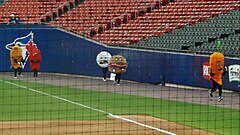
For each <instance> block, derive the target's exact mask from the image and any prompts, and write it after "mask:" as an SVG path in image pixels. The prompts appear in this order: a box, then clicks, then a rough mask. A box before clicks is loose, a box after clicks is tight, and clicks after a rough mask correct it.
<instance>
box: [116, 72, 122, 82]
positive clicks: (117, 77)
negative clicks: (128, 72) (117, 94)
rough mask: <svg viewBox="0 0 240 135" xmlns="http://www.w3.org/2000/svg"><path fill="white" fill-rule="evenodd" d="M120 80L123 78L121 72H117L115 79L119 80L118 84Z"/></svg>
mask: <svg viewBox="0 0 240 135" xmlns="http://www.w3.org/2000/svg"><path fill="white" fill-rule="evenodd" d="M120 80H121V74H116V76H115V81H116V82H117V84H119V83H120Z"/></svg>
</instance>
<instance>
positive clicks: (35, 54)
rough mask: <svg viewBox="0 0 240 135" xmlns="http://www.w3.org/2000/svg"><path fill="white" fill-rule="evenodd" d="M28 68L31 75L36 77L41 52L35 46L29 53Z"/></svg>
mask: <svg viewBox="0 0 240 135" xmlns="http://www.w3.org/2000/svg"><path fill="white" fill-rule="evenodd" d="M29 60H30V68H31V70H32V71H33V77H38V71H39V70H40V62H41V60H42V57H41V52H40V50H39V49H37V48H35V49H33V50H32V51H31V52H30V55H29Z"/></svg>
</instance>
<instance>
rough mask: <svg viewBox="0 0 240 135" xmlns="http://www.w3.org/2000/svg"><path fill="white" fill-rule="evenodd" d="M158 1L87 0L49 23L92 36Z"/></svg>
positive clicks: (137, 13) (119, 23) (134, 15)
mask: <svg viewBox="0 0 240 135" xmlns="http://www.w3.org/2000/svg"><path fill="white" fill-rule="evenodd" d="M158 1H159V0H148V1H146V0H121V1H119V0H101V1H96V0H87V1H84V2H83V3H82V4H81V5H80V6H78V7H76V8H74V9H73V10H71V11H69V12H68V13H66V14H64V15H62V16H61V17H59V18H56V19H55V20H54V21H52V22H51V25H53V26H56V25H57V26H60V27H64V28H66V29H69V30H72V31H76V32H77V33H79V34H85V35H88V36H94V35H95V34H97V33H102V32H104V31H105V30H109V29H112V28H113V27H114V26H120V25H121V24H122V23H126V22H127V21H128V20H130V19H131V18H135V17H137V16H138V15H139V14H141V13H143V12H146V11H147V10H151V9H152V8H153V7H154V6H156V4H157V2H158Z"/></svg>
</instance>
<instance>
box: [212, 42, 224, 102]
mask: <svg viewBox="0 0 240 135" xmlns="http://www.w3.org/2000/svg"><path fill="white" fill-rule="evenodd" d="M222 45H223V42H222V41H217V46H218V50H220V48H221V47H222ZM209 65H210V80H211V82H212V84H213V87H212V89H211V90H210V91H209V95H210V97H213V94H212V93H213V92H215V91H216V90H217V89H218V90H219V97H218V101H219V102H220V101H222V100H223V97H222V76H223V75H225V73H226V69H225V67H224V55H223V54H222V53H220V51H218V52H214V53H213V54H212V55H211V56H210V61H209Z"/></svg>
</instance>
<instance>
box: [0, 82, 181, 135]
mask: <svg viewBox="0 0 240 135" xmlns="http://www.w3.org/2000/svg"><path fill="white" fill-rule="evenodd" d="M0 81H3V82H5V83H7V84H10V85H14V86H17V87H20V88H23V89H27V90H30V91H33V92H36V93H39V94H42V95H46V96H49V97H52V98H56V99H59V100H62V101H65V102H68V103H72V104H74V105H78V106H82V107H84V108H88V109H90V110H94V111H97V112H101V113H104V114H107V115H109V116H111V117H114V118H117V119H121V120H123V121H127V122H130V123H134V124H136V125H140V126H142V127H146V128H150V129H153V130H156V131H159V132H163V133H166V134H169V135H176V134H174V133H171V132H168V131H165V130H162V129H160V128H156V127H152V126H149V125H146V124H142V123H139V122H137V121H134V120H130V119H127V118H124V117H120V116H117V115H113V114H112V113H109V112H106V111H103V110H99V109H97V108H93V107H90V106H87V105H84V104H80V103H77V102H74V101H71V100H68V99H65V98H61V97H58V96H55V95H51V94H48V93H45V92H42V91H38V90H35V89H32V88H28V87H26V86H22V85H19V84H15V83H12V82H8V81H4V80H2V79H0Z"/></svg>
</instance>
